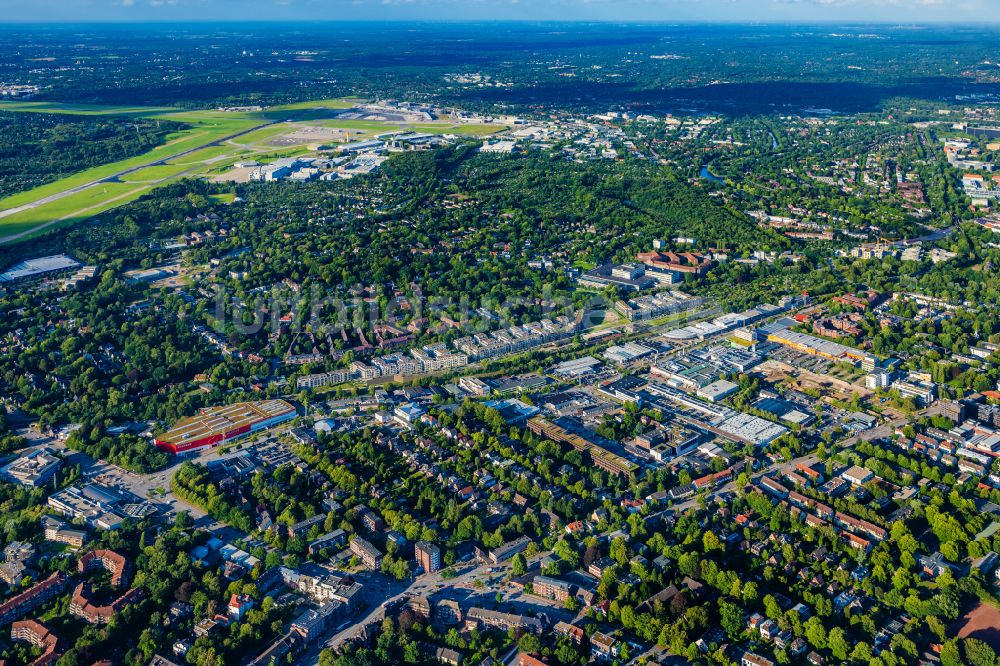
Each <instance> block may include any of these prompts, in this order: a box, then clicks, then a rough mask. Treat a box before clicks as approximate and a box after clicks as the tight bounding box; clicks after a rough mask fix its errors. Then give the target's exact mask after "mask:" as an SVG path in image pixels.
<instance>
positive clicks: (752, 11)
mask: <svg viewBox="0 0 1000 666" xmlns="http://www.w3.org/2000/svg"><path fill="white" fill-rule="evenodd" d="M998 10H1000V0H0V23H3V22H4V21H5V20H7V21H188V20H235V21H246V20H283V19H284V20H302V19H306V20H308V19H317V20H378V21H383V20H452V21H460V20H587V21H594V20H596V21H667V22H670V21H746V22H749V21H761V22H782V21H803V22H807V21H878V22H886V21H888V22H901V23H915V22H924V21H927V22H930V21H950V22H963V21H965V22H969V23H979V22H983V21H998V20H1000V12H998Z"/></svg>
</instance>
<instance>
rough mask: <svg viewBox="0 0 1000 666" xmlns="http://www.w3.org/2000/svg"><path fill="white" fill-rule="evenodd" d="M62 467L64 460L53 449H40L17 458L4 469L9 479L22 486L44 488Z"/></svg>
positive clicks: (4, 473)
mask: <svg viewBox="0 0 1000 666" xmlns="http://www.w3.org/2000/svg"><path fill="white" fill-rule="evenodd" d="M60 467H62V460H60V459H59V458H57V457H55V455H53V452H52V450H51V449H38V450H36V451H32V452H31V453H29V454H28V455H26V456H21V457H18V458H15V459H14V461H13V462H11V463H8V464H7V465H6V466H4V468H3V475H4V477H6V478H7V479H9V480H11V481H13V482H15V483H20V484H21V485H22V486H31V487H37V486H44V485H45V484H46V483H48V482H49V480H51V479H52V477H54V476H55V474H56V472H57V471H58V470H59V468H60Z"/></svg>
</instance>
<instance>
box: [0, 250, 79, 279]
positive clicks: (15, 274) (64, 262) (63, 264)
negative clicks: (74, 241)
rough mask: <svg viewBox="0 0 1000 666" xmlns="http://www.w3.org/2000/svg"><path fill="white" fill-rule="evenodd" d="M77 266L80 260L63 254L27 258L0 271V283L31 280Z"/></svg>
mask: <svg viewBox="0 0 1000 666" xmlns="http://www.w3.org/2000/svg"><path fill="white" fill-rule="evenodd" d="M79 267H80V262H78V261H76V260H75V259H72V258H70V257H67V256H66V255H65V254H54V255H52V256H50V257H39V258H38V259H27V260H25V261H22V262H21V263H19V264H17V265H16V266H11V267H10V268H9V269H8V270H7V271H6V272H4V273H0V284H5V283H12V282H20V281H22V280H31V279H33V278H38V277H42V276H43V275H48V274H49V273H58V272H60V271H68V270H76V269H77V268H79Z"/></svg>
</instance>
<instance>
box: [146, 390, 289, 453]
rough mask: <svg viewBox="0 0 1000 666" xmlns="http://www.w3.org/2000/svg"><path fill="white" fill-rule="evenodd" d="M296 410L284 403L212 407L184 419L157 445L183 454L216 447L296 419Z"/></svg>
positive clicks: (252, 403) (164, 434) (250, 403)
mask: <svg viewBox="0 0 1000 666" xmlns="http://www.w3.org/2000/svg"><path fill="white" fill-rule="evenodd" d="M295 413H296V412H295V407H293V406H292V405H291V403H288V402H285V401H284V400H257V401H253V402H237V403H234V404H232V405H223V406H221V407H209V408H206V409H203V410H201V411H200V412H199V413H198V414H197V415H196V416H189V417H187V418H183V419H181V420H180V421H178V422H177V423H176V424H174V427H173V428H171V429H170V430H168V431H167V432H165V433H163V434H161V435H157V436H156V438H155V443H156V446H157V447H159V448H161V449H163V450H164V451H168V452H170V453H174V454H177V453H183V452H185V451H191V450H194V449H198V448H201V447H204V446H214V445H216V444H221V443H223V442H226V441H229V440H231V439H235V438H237V437H242V436H243V435H248V434H251V433H254V432H258V431H260V430H264V429H266V428H270V427H273V426H276V425H278V424H279V423H282V422H284V421H288V420H290V419H292V418H294V417H295Z"/></svg>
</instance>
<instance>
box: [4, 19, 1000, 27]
mask: <svg viewBox="0 0 1000 666" xmlns="http://www.w3.org/2000/svg"><path fill="white" fill-rule="evenodd" d="M192 23H193V24H202V25H209V24H218V25H247V24H253V25H260V24H280V23H286V24H303V23H309V24H313V25H317V24H318V25H324V24H327V25H328V24H343V23H390V24H408V23H411V24H412V23H418V24H443V25H477V24H488V25H489V24H492V25H495V24H505V23H510V24H542V25H567V24H578V25H587V24H607V25H635V26H642V25H649V26H686V25H700V26H711V25H719V26H746V27H754V26H760V27H765V26H829V25H834V26H838V25H839V26H845V27H846V26H855V25H858V26H878V27H892V26H898V27H901V28H904V27H926V26H941V25H950V26H964V27H998V26H1000V19H996V20H992V21H971V20H968V19H966V20H950V19H940V20H938V19H923V20H920V21H908V22H903V21H887V20H879V19H812V20H795V19H785V20H768V21H748V20H732V21H727V20H723V19H712V20H698V19H684V20H654V19H635V20H621V19H599V18H588V19H531V18H523V19H522V18H504V19H485V18H484V19H437V18H337V19H309V18H260V19H253V18H250V19H240V20H231V19H221V18H184V19H163V18H150V19H144V18H136V17H130V18H125V19H113V18H104V19H97V20H83V19H66V20H62V19H53V20H43V21H39V20H37V19H31V20H18V19H13V20H11V19H7V20H4V21H0V28H6V27H14V26H18V27H24V26H79V25H88V26H101V25H136V24H143V25H177V24H192Z"/></svg>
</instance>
